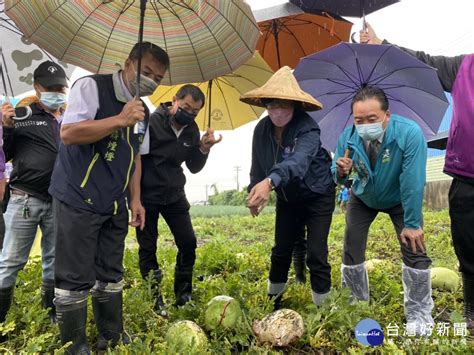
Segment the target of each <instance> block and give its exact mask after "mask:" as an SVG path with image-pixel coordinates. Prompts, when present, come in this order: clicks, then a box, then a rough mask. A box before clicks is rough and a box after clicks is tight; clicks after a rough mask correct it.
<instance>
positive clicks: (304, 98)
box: [240, 66, 323, 111]
mask: <svg viewBox="0 0 474 355" xmlns="http://www.w3.org/2000/svg"><path fill="white" fill-rule="evenodd" d="M262 99H281V100H292V101H298V102H300V103H301V104H302V107H303V109H304V110H305V111H316V110H320V109H322V108H323V105H322V104H321V103H320V102H319V101H318V100H316V99H315V98H314V97H313V96H311V95H310V94H308V93H307V92H304V91H303V90H301V88H300V86H299V85H298V82H297V81H296V78H295V76H294V75H293V73H292V72H291V68H290V67H287V66H285V67H282V68H281V69H279V70H278V71H277V72H276V73H275V74H273V75H272V77H271V78H270V79H268V81H267V82H266V83H265V84H264V85H263V86H262V87H260V88H257V89H253V90H250V91H249V92H247V93H245V94H243V95H242V96H240V101H243V102H245V103H247V104H250V105H255V106H263V107H265V105H264V104H263V102H262Z"/></svg>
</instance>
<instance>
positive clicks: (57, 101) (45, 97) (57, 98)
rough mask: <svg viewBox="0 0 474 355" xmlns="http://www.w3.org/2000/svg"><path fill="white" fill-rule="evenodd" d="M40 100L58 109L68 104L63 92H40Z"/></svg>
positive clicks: (51, 107) (47, 105)
mask: <svg viewBox="0 0 474 355" xmlns="http://www.w3.org/2000/svg"><path fill="white" fill-rule="evenodd" d="M39 100H40V101H41V103H42V104H43V105H45V106H46V107H48V108H49V109H51V110H57V109H59V108H60V107H62V106H64V105H65V104H66V94H64V93H62V92H54V91H53V92H50V91H43V92H41V93H40V97H39Z"/></svg>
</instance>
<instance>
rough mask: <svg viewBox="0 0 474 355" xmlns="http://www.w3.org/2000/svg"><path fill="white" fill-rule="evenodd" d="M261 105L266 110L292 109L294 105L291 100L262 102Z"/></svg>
mask: <svg viewBox="0 0 474 355" xmlns="http://www.w3.org/2000/svg"><path fill="white" fill-rule="evenodd" d="M263 104H264V105H265V107H266V108H267V109H273V108H290V107H294V106H295V104H294V102H293V101H291V100H279V99H275V100H263Z"/></svg>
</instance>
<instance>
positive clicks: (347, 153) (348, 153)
mask: <svg viewBox="0 0 474 355" xmlns="http://www.w3.org/2000/svg"><path fill="white" fill-rule="evenodd" d="M350 154H351V150H350V149H349V148H346V150H345V151H344V158H349V156H350Z"/></svg>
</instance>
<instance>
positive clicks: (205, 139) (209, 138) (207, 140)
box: [201, 127, 222, 153]
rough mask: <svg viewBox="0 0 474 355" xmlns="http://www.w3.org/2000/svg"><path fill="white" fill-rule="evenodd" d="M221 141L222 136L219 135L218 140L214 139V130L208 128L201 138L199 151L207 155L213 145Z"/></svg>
mask: <svg viewBox="0 0 474 355" xmlns="http://www.w3.org/2000/svg"><path fill="white" fill-rule="evenodd" d="M221 140H222V135H221V134H219V138H217V139H216V137H215V136H214V129H213V128H211V127H209V128H208V129H207V131H206V133H204V135H203V136H202V138H201V150H202V151H203V152H205V153H209V151H210V150H211V148H212V146H213V145H214V144H217V143H219V142H220V141H221Z"/></svg>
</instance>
